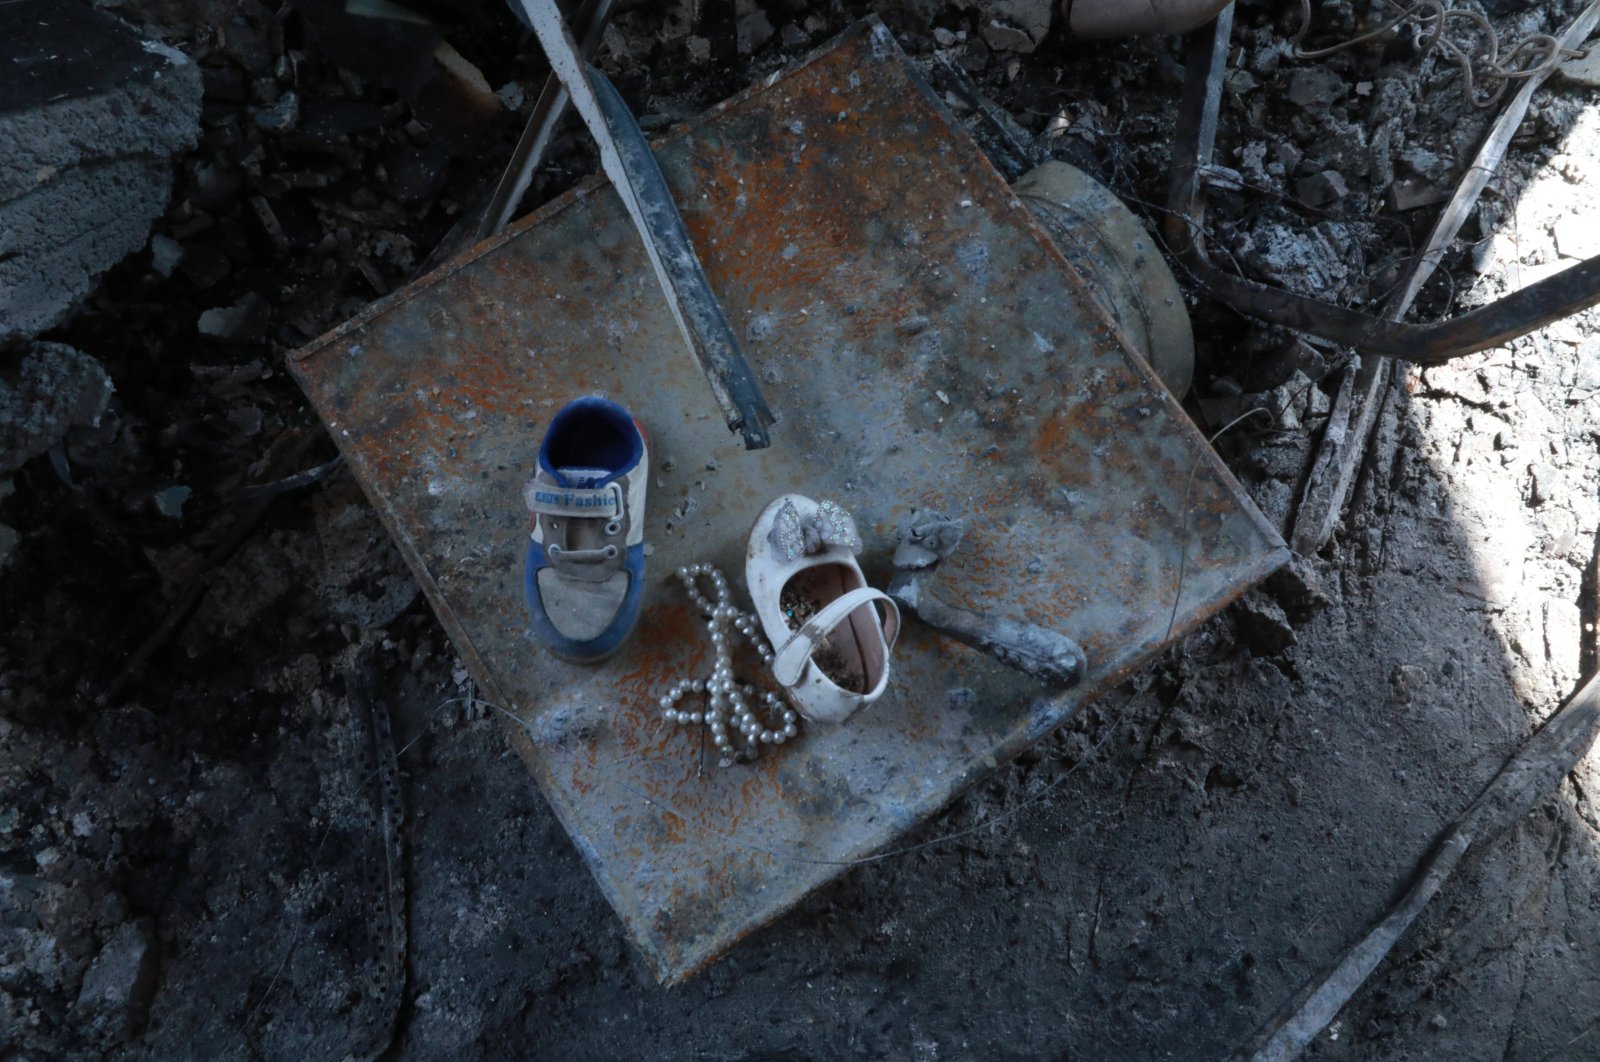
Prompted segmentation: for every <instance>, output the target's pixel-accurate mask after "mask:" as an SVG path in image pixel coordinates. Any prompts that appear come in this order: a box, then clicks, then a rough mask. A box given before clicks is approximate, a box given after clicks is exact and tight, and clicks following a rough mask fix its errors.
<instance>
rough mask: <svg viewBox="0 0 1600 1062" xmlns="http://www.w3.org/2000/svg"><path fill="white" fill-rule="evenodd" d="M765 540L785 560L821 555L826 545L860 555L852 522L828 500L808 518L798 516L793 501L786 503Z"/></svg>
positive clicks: (858, 539)
mask: <svg viewBox="0 0 1600 1062" xmlns="http://www.w3.org/2000/svg"><path fill="white" fill-rule="evenodd" d="M768 540H769V541H770V542H771V543H772V548H773V549H774V550H775V551H776V552H777V554H778V556H779V557H781V558H783V559H784V560H786V561H792V560H795V559H796V558H798V557H802V556H805V555H807V554H817V553H821V552H822V551H823V550H824V549H827V548H828V547H829V546H838V547H840V548H841V549H847V550H849V551H850V552H851V553H860V552H861V535H860V534H859V533H858V532H857V531H856V522H855V520H854V519H852V518H851V516H850V514H849V513H848V512H846V511H845V510H844V507H843V506H841V505H839V504H838V503H837V502H831V501H823V502H819V503H818V504H817V510H816V512H815V513H813V514H812V515H810V516H807V517H802V516H801V515H800V511H799V510H798V509H796V508H795V507H794V503H793V502H785V503H784V505H783V508H782V509H779V510H778V515H777V516H776V517H775V518H774V519H773V522H772V533H771V534H770V535H769V536H768Z"/></svg>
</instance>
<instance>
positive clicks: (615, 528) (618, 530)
mask: <svg viewBox="0 0 1600 1062" xmlns="http://www.w3.org/2000/svg"><path fill="white" fill-rule="evenodd" d="M606 534H607V535H608V536H610V537H612V538H616V537H617V536H618V535H620V534H622V521H621V520H608V521H607V522H606Z"/></svg>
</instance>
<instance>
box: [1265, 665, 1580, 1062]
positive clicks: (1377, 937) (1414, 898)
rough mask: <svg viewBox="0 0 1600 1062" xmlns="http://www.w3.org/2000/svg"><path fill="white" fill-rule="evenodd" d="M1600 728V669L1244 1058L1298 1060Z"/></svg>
mask: <svg viewBox="0 0 1600 1062" xmlns="http://www.w3.org/2000/svg"><path fill="white" fill-rule="evenodd" d="M1597 732H1600V674H1597V675H1593V676H1591V677H1590V678H1589V681H1588V682H1586V683H1584V684H1583V686H1582V688H1580V689H1579V690H1578V692H1577V693H1575V694H1574V695H1573V697H1572V699H1571V700H1570V701H1568V702H1567V703H1566V704H1565V705H1564V706H1563V707H1562V708H1561V710H1560V711H1558V712H1556V714H1555V715H1553V716H1551V717H1550V721H1549V722H1547V723H1545V725H1544V726H1542V727H1540V728H1539V731H1538V733H1536V734H1534V735H1533V737H1531V738H1529V739H1528V742H1527V744H1525V745H1523V746H1522V748H1521V749H1519V750H1518V751H1517V752H1516V753H1515V754H1514V755H1513V756H1512V757H1511V758H1510V759H1509V760H1507V761H1506V764H1505V766H1504V767H1502V768H1501V769H1500V773H1499V774H1497V775H1495V777H1494V780H1493V781H1492V782H1490V783H1489V784H1488V786H1487V787H1485V788H1484V790H1483V792H1482V793H1481V794H1480V795H1479V796H1478V799H1476V800H1474V801H1473V802H1472V803H1471V804H1470V805H1469V806H1468V807H1467V810H1466V811H1465V812H1463V813H1462V814H1461V817H1460V818H1458V819H1456V821H1455V822H1454V823H1452V824H1451V826H1450V829H1449V830H1448V831H1447V832H1446V833H1445V836H1444V838H1443V839H1442V840H1441V841H1439V843H1438V844H1436V845H1434V846H1433V850H1432V851H1430V852H1429V853H1428V855H1427V857H1426V858H1424V859H1423V861H1422V864H1421V865H1420V866H1419V867H1418V868H1417V871H1416V874H1415V879H1416V880H1415V883H1414V884H1413V885H1412V886H1411V888H1410V889H1408V890H1407V891H1406V894H1405V896H1403V897H1401V899H1400V902H1399V903H1397V904H1395V905H1394V907H1392V908H1390V910H1389V913H1388V914H1387V915H1385V916H1384V917H1383V919H1382V920H1381V921H1380V922H1379V923H1378V924H1377V925H1375V926H1373V927H1372V929H1371V930H1370V931H1368V933H1367V935H1366V936H1364V937H1362V938H1361V939H1360V940H1359V941H1357V942H1356V943H1355V944H1354V945H1352V946H1351V947H1350V948H1349V950H1347V951H1345V952H1344V954H1342V955H1340V956H1339V958H1338V959H1336V960H1335V961H1334V962H1333V964H1332V965H1331V966H1330V967H1328V969H1327V970H1326V972H1325V973H1324V974H1322V975H1321V976H1320V977H1317V978H1315V979H1313V980H1312V981H1311V982H1310V983H1309V984H1308V985H1306V986H1305V987H1304V988H1302V989H1301V990H1300V991H1299V992H1298V993H1297V994H1296V995H1295V996H1294V997H1292V998H1291V999H1290V1000H1289V1002H1288V1003H1287V1004H1285V1006H1284V1008H1283V1009H1282V1010H1280V1011H1279V1012H1278V1014H1277V1015H1276V1016H1274V1017H1273V1019H1272V1020H1271V1021H1269V1022H1268V1023H1267V1025H1266V1026H1265V1027H1264V1028H1263V1029H1262V1030H1261V1032H1260V1033H1258V1034H1257V1036H1256V1039H1255V1041H1254V1042H1253V1043H1252V1044H1251V1045H1250V1046H1249V1047H1247V1048H1246V1050H1245V1052H1244V1053H1243V1057H1246V1058H1248V1059H1249V1060H1250V1062H1292V1060H1293V1059H1296V1058H1299V1057H1300V1053H1301V1052H1302V1051H1304V1050H1305V1049H1306V1046H1307V1045H1308V1044H1310V1043H1311V1041H1312V1040H1315V1039H1316V1038H1317V1037H1318V1036H1319V1035H1321V1033H1322V1030H1323V1029H1326V1028H1327V1027H1328V1023H1329V1022H1331V1021H1333V1019H1334V1017H1335V1016H1336V1015H1337V1014H1338V1013H1339V1011H1340V1010H1341V1009H1343V1007H1344V1005H1345V1004H1346V1003H1348V1002H1349V1001H1350V997H1351V996H1353V995H1355V993H1356V990H1357V989H1359V988H1360V987H1361V986H1362V984H1364V983H1365V982H1366V979H1367V978H1368V977H1369V976H1370V975H1371V974H1372V971H1373V970H1376V969H1377V968H1378V964H1379V963H1381V962H1382V961H1383V960H1384V958H1385V957H1386V956H1387V955H1388V954H1389V952H1390V950H1392V949H1393V948H1394V946H1395V944H1396V943H1398V942H1399V940H1400V938H1401V937H1402V936H1403V935H1404V934H1405V931H1406V930H1407V929H1408V928H1410V926H1411V924H1412V923H1413V922H1415V921H1416V919H1417V915H1419V914H1421V913H1422V909H1423V908H1424V907H1426V906H1427V904H1428V901H1429V900H1431V899H1433V897H1434V895H1435V894H1436V893H1438V891H1439V890H1440V889H1441V888H1442V887H1443V886H1444V883H1445V882H1446V881H1448V880H1449V878H1450V875H1451V873H1452V872H1453V871H1454V870H1455V868H1456V865H1457V864H1458V863H1460V862H1461V857H1462V856H1464V855H1466V854H1467V850H1468V849H1470V848H1472V847H1473V846H1475V845H1476V846H1478V847H1480V848H1481V847H1483V846H1484V845H1486V844H1488V843H1489V842H1490V841H1492V840H1494V839H1495V838H1496V837H1498V836H1499V835H1500V834H1501V833H1503V832H1505V830H1506V829H1507V828H1509V827H1510V826H1511V825H1513V824H1514V823H1516V822H1517V821H1518V820H1519V819H1521V818H1522V817H1523V816H1524V815H1526V814H1527V813H1528V812H1529V811H1531V810H1533V807H1534V805H1535V804H1537V803H1538V802H1539V800H1540V799H1541V798H1542V797H1544V796H1546V795H1548V794H1549V793H1550V792H1551V791H1552V790H1554V789H1555V788H1556V787H1557V786H1558V785H1560V784H1561V780H1562V779H1563V778H1565V777H1566V776H1567V775H1568V774H1570V773H1571V772H1572V769H1573V768H1574V767H1576V766H1577V765H1578V761H1580V760H1581V759H1583V757H1584V756H1585V755H1586V754H1587V753H1588V751H1589V749H1590V747H1591V746H1592V745H1593V744H1594V740H1595V735H1596V733H1597Z"/></svg>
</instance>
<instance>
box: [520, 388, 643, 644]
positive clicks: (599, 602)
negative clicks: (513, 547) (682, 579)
mask: <svg viewBox="0 0 1600 1062" xmlns="http://www.w3.org/2000/svg"><path fill="white" fill-rule="evenodd" d="M649 476H650V444H649V442H648V440H647V439H646V438H645V434H644V429H643V428H642V427H641V426H640V425H639V422H638V421H637V420H635V419H634V418H633V416H632V414H630V413H629V412H628V411H627V410H626V409H623V408H622V407H621V406H619V405H617V404H616V403H615V402H611V401H608V400H607V399H604V398H580V399H578V400H577V401H575V402H570V403H568V404H567V405H566V406H564V407H562V409H561V410H560V412H558V413H557V414H556V415H555V417H554V418H553V419H552V420H551V421H550V426H549V428H547V429H546V430H545V434H544V442H543V443H542V444H541V445H540V447H539V471H538V472H537V473H536V474H535V475H534V477H533V479H532V480H530V481H529V483H528V485H527V487H525V488H524V489H523V500H524V501H526V502H527V504H528V509H529V511H530V512H531V513H532V514H533V521H532V528H533V530H532V535H531V538H532V541H531V542H529V544H528V560H527V567H526V569H525V571H524V573H523V592H524V595H525V596H526V597H527V604H528V618H529V620H531V621H532V623H533V632H534V634H535V635H536V636H537V637H538V638H539V640H540V641H542V642H543V643H544V644H545V645H547V646H549V647H550V649H551V651H552V652H554V653H555V654H556V655H557V656H559V657H562V658H563V659H566V660H571V661H573V662H575V663H585V664H592V663H599V662H600V661H602V660H604V659H606V658H607V657H609V656H610V655H611V654H613V653H615V652H616V651H617V650H618V649H620V648H622V643H623V642H625V641H626V640H627V638H628V635H629V634H631V633H632V632H633V626H634V624H635V623H636V622H638V619H639V607H640V605H641V604H642V602H643V599H644V495H645V485H646V481H647V480H648V479H649Z"/></svg>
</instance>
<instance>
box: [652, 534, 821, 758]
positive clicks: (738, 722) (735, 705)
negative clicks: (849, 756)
mask: <svg viewBox="0 0 1600 1062" xmlns="http://www.w3.org/2000/svg"><path fill="white" fill-rule="evenodd" d="M701 576H706V577H708V578H709V579H710V580H711V590H712V593H713V594H715V595H716V600H715V601H712V600H711V599H710V598H708V597H707V596H706V595H705V594H703V593H701V592H700V587H699V585H698V584H697V582H696V580H697V579H699V578H700V577H701ZM678 578H679V579H681V580H683V586H684V589H685V590H687V591H688V592H689V600H690V601H692V602H693V603H694V605H695V607H696V608H698V609H699V610H700V611H701V613H703V614H704V615H706V616H707V617H709V618H708V619H707V621H706V632H707V634H709V635H710V637H711V648H712V650H713V652H714V655H715V658H716V662H715V663H714V664H713V665H712V669H711V676H710V677H709V678H704V679H681V680H679V681H678V682H677V683H676V684H674V685H673V686H672V687H671V688H670V689H669V690H667V693H666V696H664V697H662V698H661V714H662V718H664V719H666V721H667V722H669V723H677V724H679V725H703V726H705V727H706V729H707V731H708V732H709V733H710V735H711V743H712V744H713V745H715V746H716V747H717V749H718V751H720V752H721V753H722V766H724V767H727V766H730V765H732V764H733V763H734V762H735V761H736V760H749V759H754V758H755V757H756V754H757V753H758V752H759V751H760V747H761V746H762V745H781V744H783V743H784V742H785V741H788V740H789V739H790V738H792V737H794V736H796V735H797V734H799V733H800V717H799V716H798V715H797V714H796V713H795V711H794V710H793V709H792V708H788V707H786V706H785V705H784V703H783V701H782V699H780V698H779V697H778V695H777V694H775V693H770V692H760V691H757V689H756V688H755V687H754V686H742V685H740V684H739V683H737V682H735V681H734V678H733V639H732V638H731V637H729V634H728V631H727V627H728V625H729V624H732V626H733V629H734V630H735V631H737V632H738V633H739V634H742V635H744V637H745V638H746V639H747V640H748V641H749V642H750V644H751V645H752V646H754V647H755V650H756V653H757V655H758V656H760V657H761V663H762V664H764V665H769V664H771V663H772V657H773V652H772V647H771V646H769V645H768V644H767V642H766V639H764V638H762V637H761V633H760V628H759V625H758V623H757V621H756V618H755V616H753V615H751V614H750V613H748V612H740V611H739V610H738V609H737V608H735V607H734V606H733V604H732V603H731V602H729V600H728V580H727V579H726V578H725V577H724V576H723V574H722V573H721V572H720V571H718V570H717V569H716V568H714V567H712V566H711V565H709V564H690V565H685V566H684V567H682V568H679V569H678ZM758 692H759V697H758ZM690 693H703V694H705V695H706V697H707V700H706V706H705V708H704V709H703V710H702V711H680V710H679V709H678V702H679V701H680V700H682V699H683V698H684V697H685V696H686V695H687V694H690ZM753 704H761V705H763V706H764V707H765V710H766V712H765V714H766V716H767V719H768V721H769V724H770V721H771V720H773V719H778V720H781V722H780V723H779V724H778V725H777V726H771V725H763V724H762V721H761V720H760V718H758V717H757V715H756V713H755V709H754V707H753V706H752V705H753ZM730 721H731V722H732V724H733V726H734V727H735V728H736V729H737V731H738V735H737V736H738V737H742V738H743V739H744V747H743V748H742V749H740V748H736V747H735V745H734V739H733V738H730V736H729V734H728V724H729V722H730Z"/></svg>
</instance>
